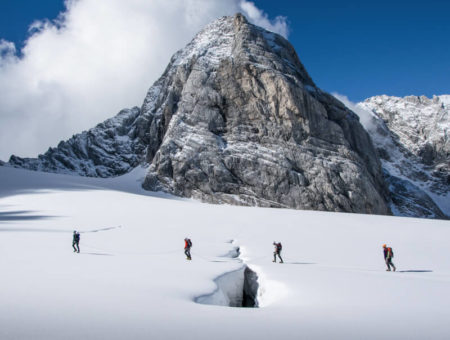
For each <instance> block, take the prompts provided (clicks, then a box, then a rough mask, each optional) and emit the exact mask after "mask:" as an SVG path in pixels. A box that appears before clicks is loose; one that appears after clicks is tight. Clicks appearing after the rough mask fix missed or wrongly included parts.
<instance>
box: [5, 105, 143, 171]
mask: <svg viewBox="0 0 450 340" xmlns="http://www.w3.org/2000/svg"><path fill="white" fill-rule="evenodd" d="M139 114H140V110H139V108H137V107H134V108H132V109H124V110H122V111H120V112H119V113H118V114H117V115H116V116H115V117H113V118H110V119H108V120H106V121H104V122H103V123H100V124H98V125H97V126H96V127H94V128H92V129H90V130H88V131H84V132H82V133H80V134H76V135H74V136H73V137H72V138H70V139H69V140H67V141H62V142H60V143H59V144H58V146H57V147H56V148H50V149H49V150H48V151H47V152H46V153H45V154H43V155H39V157H38V158H20V157H17V156H14V155H13V156H11V158H10V160H9V164H10V165H12V166H14V167H21V168H25V169H30V170H37V171H46V172H54V173H65V174H77V175H81V176H89V177H112V176H118V175H122V174H124V173H127V172H129V171H130V170H131V169H133V168H135V167H136V166H137V165H138V164H139V163H140V162H141V161H142V155H143V151H144V149H145V145H144V142H143V140H144V138H143V136H144V134H145V133H144V132H143V131H141V130H140V129H139V126H140V125H139V121H140V116H139Z"/></svg>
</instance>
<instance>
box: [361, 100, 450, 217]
mask: <svg viewBox="0 0 450 340" xmlns="http://www.w3.org/2000/svg"><path fill="white" fill-rule="evenodd" d="M358 107H359V108H360V109H363V110H367V111H368V112H369V113H370V114H371V115H369V119H367V117H366V119H365V127H366V129H367V130H368V131H369V133H370V135H371V137H372V140H373V141H374V144H375V146H376V148H377V150H378V153H379V155H380V157H381V161H382V164H383V169H384V170H385V173H386V176H385V177H386V180H387V182H388V185H389V186H390V191H391V194H392V207H391V208H392V209H393V211H394V213H395V214H397V215H404V216H422V217H432V218H436V217H437V218H448V217H449V216H450V140H449V137H450V136H449V128H450V95H442V96H433V98H431V99H430V98H427V97H425V96H420V97H418V96H407V97H404V98H399V97H390V96H386V95H383V96H375V97H371V98H368V99H366V100H365V101H363V102H361V103H359V104H358ZM363 121H364V120H363Z"/></svg>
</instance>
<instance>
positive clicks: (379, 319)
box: [0, 167, 450, 339]
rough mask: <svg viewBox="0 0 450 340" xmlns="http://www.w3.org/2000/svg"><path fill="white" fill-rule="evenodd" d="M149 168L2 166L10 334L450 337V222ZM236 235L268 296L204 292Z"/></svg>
mask: <svg viewBox="0 0 450 340" xmlns="http://www.w3.org/2000/svg"><path fill="white" fill-rule="evenodd" d="M145 171H146V169H143V168H137V169H136V170H134V171H133V172H131V173H129V174H127V175H125V176H122V177H118V178H112V179H99V178H85V177H77V176H68V175H58V174H48V173H40V172H32V171H27V170H21V169H14V168H10V167H0V268H1V269H2V280H1V283H0V285H1V289H0V301H1V304H0V325H1V327H0V338H1V339H180V338H182V339H230V338H237V339H271V338H277V339H299V338H304V339H448V338H450V324H449V323H448V319H449V317H450V309H449V308H448V306H449V305H450V265H449V264H450V247H449V246H448V245H449V243H448V240H449V239H450V222H448V221H441V220H426V219H413V218H402V217H388V216H371V215H357V214H344V213H326V212H313V211H300V210H287V209H265V208H249V207H235V206H227V205H208V204H202V203H198V202H196V201H193V200H186V199H176V198H174V197H171V196H168V195H162V194H158V193H151V192H146V191H143V190H142V189H141V188H140V178H141V177H142V176H144V174H145ZM74 229H77V230H79V231H81V242H80V248H81V253H80V254H76V253H73V252H72V247H71V241H72V232H73V230H74ZM186 236H188V237H190V238H191V239H192V241H193V248H192V256H193V260H192V261H186V260H185V258H184V255H183V245H184V242H183V239H184V238H185V237H186ZM231 241H233V242H232V243H231ZM273 241H280V242H282V244H283V252H282V256H283V258H284V260H285V263H284V264H278V263H272V252H273V249H272V247H273V246H272V242H273ZM383 243H387V244H388V245H390V246H392V247H393V249H394V253H395V258H394V263H395V264H396V266H397V269H398V271H397V272H395V273H394V272H386V271H385V266H384V261H383V255H382V248H381V245H382V244H383ZM235 247H240V250H241V261H242V260H244V261H245V264H247V265H248V266H249V267H250V268H251V269H253V270H254V271H256V272H257V274H258V276H259V283H260V290H259V294H258V295H259V304H260V308H234V307H223V306H214V305H204V304H199V303H196V302H195V299H196V298H197V297H200V296H204V295H205V294H209V293H212V292H214V291H215V290H216V288H217V287H216V286H215V283H214V280H215V279H216V278H218V277H219V276H221V275H223V274H224V273H227V272H231V271H235V270H237V269H239V268H241V267H242V266H243V265H244V263H242V262H241V261H240V260H239V259H235V258H232V256H231V255H230V254H232V253H233V249H234V248H235ZM237 286H239V285H237Z"/></svg>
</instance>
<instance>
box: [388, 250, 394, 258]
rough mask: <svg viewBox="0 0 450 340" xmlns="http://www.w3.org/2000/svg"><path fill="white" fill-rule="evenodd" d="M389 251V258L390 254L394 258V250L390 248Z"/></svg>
mask: <svg viewBox="0 0 450 340" xmlns="http://www.w3.org/2000/svg"><path fill="white" fill-rule="evenodd" d="M387 250H388V256H389V254H391V258H393V257H394V251H393V250H392V248H388V249H387Z"/></svg>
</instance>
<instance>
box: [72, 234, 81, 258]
mask: <svg viewBox="0 0 450 340" xmlns="http://www.w3.org/2000/svg"><path fill="white" fill-rule="evenodd" d="M72 247H73V252H74V253H75V252H76V253H79V252H80V233H78V232H77V231H76V230H74V231H73V240H72Z"/></svg>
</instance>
